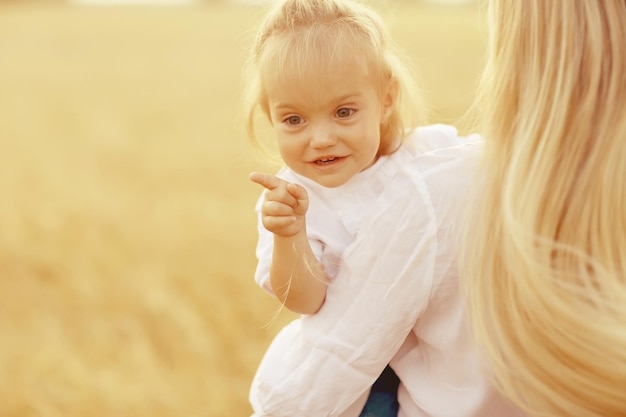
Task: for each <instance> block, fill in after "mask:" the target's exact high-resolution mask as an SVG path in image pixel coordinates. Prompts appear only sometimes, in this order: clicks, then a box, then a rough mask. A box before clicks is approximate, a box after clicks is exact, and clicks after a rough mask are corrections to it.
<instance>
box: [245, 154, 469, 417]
mask: <svg viewBox="0 0 626 417" xmlns="http://www.w3.org/2000/svg"><path fill="white" fill-rule="evenodd" d="M463 149H464V147H463V146H461V147H460V148H459V150H455V148H453V147H452V148H448V149H447V150H445V151H444V152H443V153H442V154H438V153H437V151H433V152H429V153H426V154H424V155H422V156H419V157H417V158H416V159H415V160H414V161H412V162H410V163H409V164H408V165H409V166H408V167H407V168H406V169H403V170H401V171H400V172H399V173H398V175H396V177H395V178H394V180H393V181H392V183H391V184H390V186H389V187H388V188H387V189H386V190H385V192H384V193H383V195H382V196H381V198H380V200H379V202H378V203H377V207H376V210H375V213H374V215H373V216H372V217H371V218H370V219H368V221H366V222H365V223H364V225H363V227H362V228H361V230H360V231H359V234H358V236H357V239H356V241H355V243H354V244H353V245H352V246H350V247H349V248H348V249H347V250H346V252H345V256H344V257H343V260H342V264H341V268H340V271H339V275H338V277H337V279H336V280H335V282H334V283H333V284H332V285H330V286H329V287H328V292H327V298H326V301H325V303H324V305H323V307H322V309H321V310H320V311H319V312H318V313H317V314H315V315H311V316H304V317H302V318H301V319H299V320H296V321H294V322H293V323H292V324H291V325H289V326H287V327H286V328H285V329H283V330H282V331H281V332H280V333H279V334H278V336H277V337H276V338H275V340H274V342H273V343H272V345H271V346H270V348H269V349H268V351H267V352H266V355H265V357H264V358H263V360H262V363H261V365H260V367H259V369H258V371H257V374H256V375H255V378H254V380H253V383H252V388H251V392H250V401H251V404H252V406H253V409H254V411H255V414H254V415H255V416H259V417H260V416H264V417H270V416H271V417H311V416H315V417H323V416H338V415H341V414H342V412H343V411H344V410H346V409H348V408H349V407H350V405H352V404H353V403H354V402H355V401H357V400H358V399H359V398H360V397H361V396H362V394H363V393H364V392H366V391H367V390H368V389H369V387H370V386H371V385H372V384H373V382H374V381H375V380H376V378H377V377H378V375H379V374H380V373H381V372H382V370H383V368H384V367H385V366H386V365H387V364H388V363H389V362H390V361H391V359H392V358H393V356H394V355H395V354H396V352H397V351H398V350H399V348H400V347H401V345H402V344H403V342H404V341H405V339H406V338H407V336H408V335H409V334H410V333H411V332H412V330H413V327H414V326H415V325H416V322H417V320H418V318H419V317H420V316H421V315H422V314H423V312H424V311H425V310H426V309H427V308H428V304H429V300H430V297H431V290H432V289H433V285H436V283H438V282H441V281H442V279H443V278H442V277H440V276H437V274H441V273H443V272H442V271H447V270H448V268H447V265H446V268H441V267H440V266H439V265H438V264H437V263H438V262H439V261H440V260H442V258H443V257H447V258H449V256H448V253H450V248H449V247H445V244H446V242H440V241H439V240H438V239H439V237H438V236H441V234H440V233H439V231H440V230H441V228H442V227H443V228H447V227H448V226H449V225H447V224H444V223H442V222H445V221H448V219H447V218H445V216H444V219H441V218H439V217H438V216H439V211H440V210H441V209H442V208H441V207H437V206H435V205H434V203H433V198H432V195H433V193H441V192H445V193H447V194H450V195H452V196H454V195H455V194H465V189H466V187H467V184H466V183H465V181H462V182H461V184H462V185H460V186H459V188H462V189H458V190H456V189H446V190H441V189H439V187H437V178H447V179H448V181H445V182H446V184H447V185H448V186H449V183H450V181H449V176H450V175H459V176H461V178H462V177H463V176H467V175H469V174H470V173H471V172H470V173H468V170H472V171H473V163H468V162H467V161H465V159H466V158H465V157H464V151H463ZM471 159H472V161H473V157H472V158H471ZM470 167H471V168H470ZM436 201H438V202H444V203H445V204H455V201H456V199H455V198H451V199H442V198H437V199H436ZM443 212H444V213H449V211H448V210H446V209H445V208H443ZM454 220H455V219H451V220H450V221H454ZM441 254H444V256H441ZM444 261H445V263H446V264H450V263H451V262H453V260H451V259H445V260H444Z"/></svg>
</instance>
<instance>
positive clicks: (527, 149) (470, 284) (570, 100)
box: [461, 0, 626, 417]
mask: <svg viewBox="0 0 626 417" xmlns="http://www.w3.org/2000/svg"><path fill="white" fill-rule="evenodd" d="M489 20H490V44H489V54H488V63H487V67H486V69H485V72H484V76H483V79H482V82H481V86H480V89H479V99H478V101H477V109H478V113H479V114H480V115H482V129H483V130H482V132H483V134H484V136H485V155H484V161H483V162H484V164H483V166H482V172H481V175H482V176H481V177H480V178H482V179H484V182H482V183H480V184H479V186H478V187H477V192H476V195H475V203H476V204H475V205H474V206H473V210H471V213H472V217H471V218H470V219H469V220H468V223H469V227H468V230H467V236H466V241H465V250H464V252H463V254H462V256H461V258H462V259H461V264H462V269H461V270H462V271H464V275H462V279H463V283H464V286H465V289H466V290H467V294H468V304H469V306H468V307H469V311H470V318H471V322H472V325H473V330H474V332H475V336H476V339H477V342H478V344H479V347H480V348H482V349H483V352H484V354H485V356H486V358H487V359H488V362H489V365H490V366H491V368H492V369H493V373H494V379H495V381H496V384H497V385H498V387H499V388H501V390H502V391H503V392H504V393H505V394H506V395H507V396H508V397H509V398H511V399H512V400H513V401H514V402H515V403H516V404H518V405H520V406H521V407H523V408H524V409H525V410H526V411H527V412H528V413H529V414H531V415H534V416H559V417H573V416H576V417H586V416H589V417H591V416H595V417H597V416H606V417H618V416H626V1H624V0H574V1H566V0H491V1H490V2H489Z"/></svg>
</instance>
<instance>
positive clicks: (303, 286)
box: [250, 172, 327, 314]
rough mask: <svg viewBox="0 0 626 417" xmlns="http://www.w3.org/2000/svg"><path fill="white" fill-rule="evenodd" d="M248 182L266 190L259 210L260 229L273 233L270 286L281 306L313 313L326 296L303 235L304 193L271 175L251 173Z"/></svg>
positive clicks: (318, 266)
mask: <svg viewBox="0 0 626 417" xmlns="http://www.w3.org/2000/svg"><path fill="white" fill-rule="evenodd" d="M250 180H252V181H253V182H255V183H257V184H259V185H262V186H263V187H265V188H266V190H267V191H266V193H265V201H264V202H263V206H262V209H261V217H262V222H263V226H264V227H265V228H266V229H267V230H269V231H270V232H272V233H273V234H274V247H273V254H272V266H271V268H270V284H271V287H272V290H273V291H274V294H275V295H276V297H277V298H278V299H279V300H280V301H281V302H283V303H284V304H285V306H286V307H287V308H288V309H290V310H292V311H294V312H296V313H300V314H313V313H315V312H317V310H319V308H320V307H321V306H322V304H323V303H324V298H325V297H326V285H327V280H326V276H325V273H324V270H323V268H322V266H321V264H320V262H319V261H318V260H317V258H316V257H315V255H314V254H313V251H312V250H311V246H310V244H309V240H308V237H307V234H306V219H305V214H306V211H307V209H308V206H309V200H308V196H307V193H306V190H305V189H304V188H302V187H301V186H299V185H297V184H291V183H288V182H286V181H284V180H282V179H280V178H278V177H276V176H274V175H269V174H263V173H258V172H253V173H252V174H250Z"/></svg>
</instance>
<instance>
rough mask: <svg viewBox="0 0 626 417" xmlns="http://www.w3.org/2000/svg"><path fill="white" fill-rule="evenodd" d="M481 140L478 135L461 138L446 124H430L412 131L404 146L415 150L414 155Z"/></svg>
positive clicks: (456, 131) (455, 129)
mask: <svg viewBox="0 0 626 417" xmlns="http://www.w3.org/2000/svg"><path fill="white" fill-rule="evenodd" d="M481 141H482V139H481V137H480V135H478V134H470V135H468V136H461V135H459V132H458V130H457V128H456V127H454V126H452V125H448V124H442V123H439V124H432V125H426V126H419V127H417V128H415V129H413V130H412V131H411V132H410V133H409V134H408V135H407V137H406V139H405V142H406V144H407V145H408V146H409V147H411V148H413V149H414V150H416V154H422V153H425V152H430V151H435V150H438V149H446V148H451V147H456V146H462V145H466V144H469V143H472V144H475V143H477V142H481Z"/></svg>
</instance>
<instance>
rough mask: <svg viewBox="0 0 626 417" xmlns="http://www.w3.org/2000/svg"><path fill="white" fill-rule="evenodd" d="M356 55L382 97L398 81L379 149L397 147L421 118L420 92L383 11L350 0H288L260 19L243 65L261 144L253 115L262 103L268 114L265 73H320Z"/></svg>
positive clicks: (278, 75)
mask: <svg viewBox="0 0 626 417" xmlns="http://www.w3.org/2000/svg"><path fill="white" fill-rule="evenodd" d="M355 57H359V58H361V57H362V58H365V60H366V62H367V65H368V71H369V72H370V74H371V75H372V76H373V79H374V80H376V81H377V82H378V83H379V85H378V88H379V94H380V95H381V97H382V95H383V94H384V91H386V89H387V88H389V87H390V83H393V85H391V87H395V92H396V94H395V100H394V103H393V106H392V111H391V114H390V116H389V117H388V118H387V119H386V120H385V122H383V123H382V124H381V126H380V135H381V148H380V150H379V154H381V155H382V154H388V153H391V152H393V151H395V150H396V149H397V147H398V145H399V142H398V140H399V139H401V138H404V137H405V135H406V133H407V131H408V129H409V128H413V127H415V126H416V125H417V124H418V123H422V122H423V120H422V116H423V114H424V108H423V104H422V101H421V96H420V94H419V91H418V88H417V84H416V83H415V81H414V74H413V72H412V69H411V67H410V66H409V65H408V61H407V60H406V59H405V57H404V56H403V54H402V53H401V52H400V50H399V48H398V47H397V46H396V45H395V43H394V42H393V41H392V39H391V38H390V36H389V35H388V33H387V30H386V28H385V25H384V24H383V22H382V19H381V18H380V16H379V15H378V14H377V13H376V12H374V11H373V10H371V9H370V8H368V7H366V6H365V5H363V4H359V3H356V2H353V1H351V0H284V1H281V2H280V3H279V4H278V5H277V6H276V7H275V8H274V9H273V10H272V11H271V12H270V13H269V14H268V15H267V17H266V18H265V20H264V21H263V22H262V24H261V26H260V28H259V29H258V33H257V35H256V39H255V42H254V45H253V47H252V50H251V54H250V57H249V59H248V62H247V65H246V68H245V70H246V80H245V81H246V84H245V88H246V90H247V94H246V95H245V99H246V102H245V107H246V116H247V124H246V127H247V131H248V134H249V136H250V138H251V139H252V140H253V143H254V144H255V145H257V146H259V147H261V149H263V147H262V146H260V143H259V142H258V141H257V140H256V134H255V124H254V120H255V113H256V110H257V109H258V108H260V109H261V111H262V112H263V113H264V115H265V116H266V117H268V119H269V108H268V91H267V86H266V85H265V83H264V78H265V77H266V76H269V75H271V77H273V78H274V79H281V78H283V77H287V76H294V75H295V76H297V77H303V78H304V77H307V75H308V74H315V75H316V76H317V77H319V76H320V75H322V76H323V74H325V73H332V72H333V71H335V69H336V68H337V67H338V66H340V65H342V64H344V63H345V62H346V61H345V60H346V59H354V58H355ZM319 88H320V89H323V88H324V86H323V85H320V86H319Z"/></svg>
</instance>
